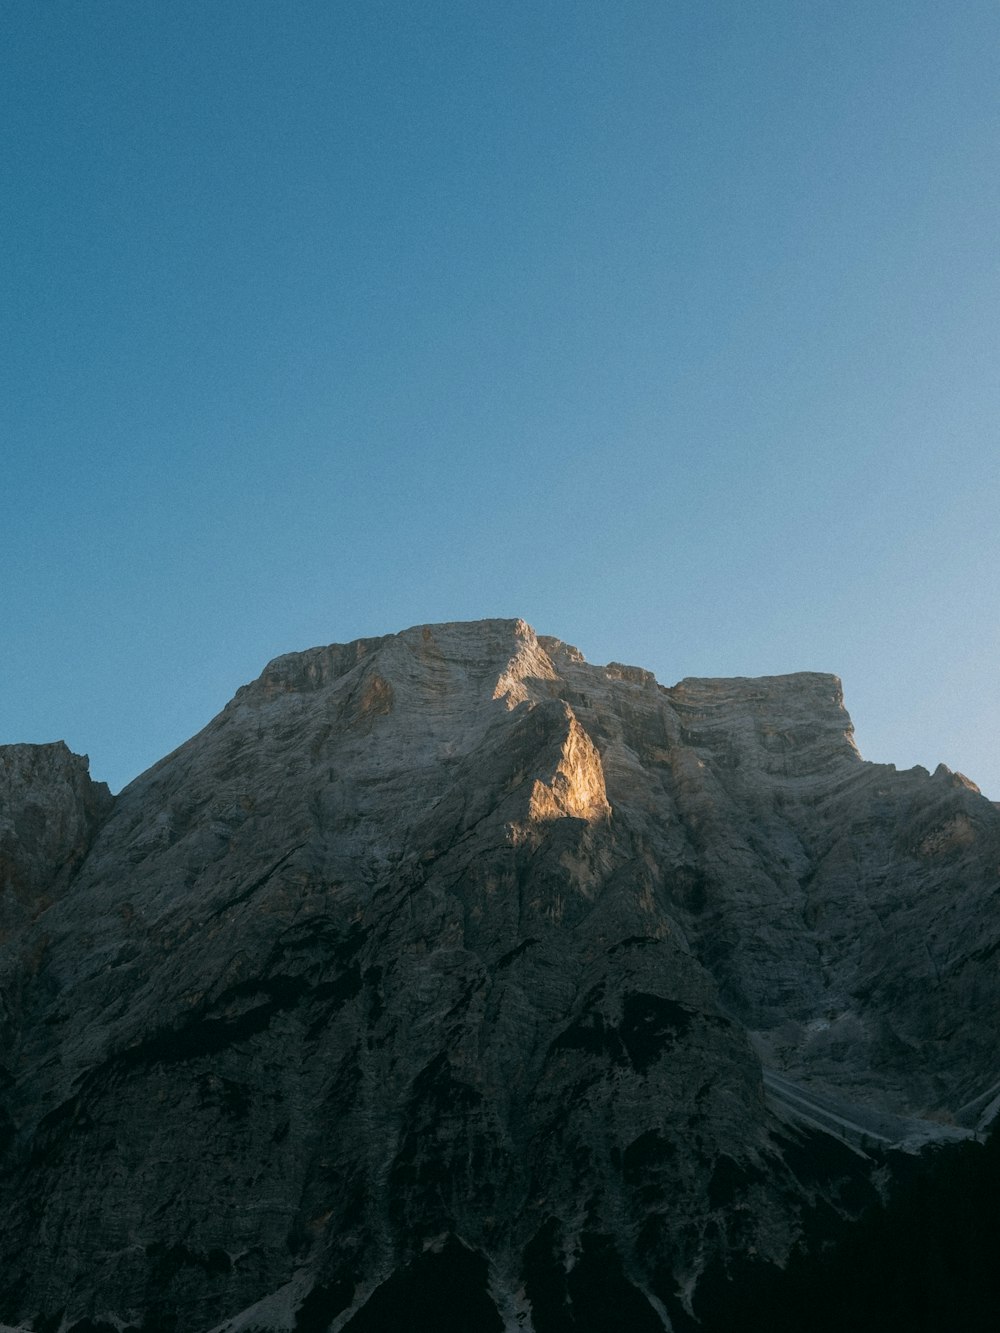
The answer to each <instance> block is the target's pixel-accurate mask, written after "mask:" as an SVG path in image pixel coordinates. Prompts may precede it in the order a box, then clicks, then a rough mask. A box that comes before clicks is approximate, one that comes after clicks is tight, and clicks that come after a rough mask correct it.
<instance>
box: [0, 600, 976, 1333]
mask: <svg viewBox="0 0 1000 1333" xmlns="http://www.w3.org/2000/svg"><path fill="white" fill-rule="evenodd" d="M31 748H32V747H0V763H2V764H3V765H5V768H4V770H3V771H4V772H5V773H9V774H10V775H11V776H10V778H9V780H8V783H7V786H6V787H4V788H3V790H4V795H5V804H4V806H3V808H2V809H0V839H2V841H0V852H2V860H0V871H2V876H0V895H2V896H0V905H3V906H4V910H5V912H6V909H7V906H8V904H11V903H14V902H16V903H18V904H19V906H18V909H17V911H16V912H15V911H10V912H7V914H6V915H5V916H4V918H3V919H4V921H5V922H9V925H8V929H7V936H6V938H5V940H4V941H3V946H2V953H0V997H2V1001H3V1007H2V1010H0V1019H2V1021H0V1064H2V1067H3V1069H2V1074H3V1076H2V1078H0V1084H2V1088H0V1129H2V1133H0V1148H2V1159H0V1169H2V1172H3V1178H4V1183H5V1190H6V1192H7V1196H8V1197H9V1198H11V1199H12V1200H14V1202H13V1204H12V1205H11V1207H10V1208H9V1209H8V1210H7V1212H6V1213H5V1214H4V1216H3V1217H2V1219H0V1255H2V1258H3V1262H2V1264H0V1273H2V1274H3V1277H2V1278H0V1320H7V1321H8V1322H9V1323H11V1324H12V1325H15V1324H21V1325H22V1326H27V1325H29V1324H30V1325H31V1326H32V1327H34V1328H37V1329H39V1330H41V1329H43V1328H45V1329H47V1328H49V1327H50V1326H51V1327H52V1328H56V1327H60V1328H62V1330H63V1333H70V1331H71V1330H73V1331H74V1333H86V1331H87V1330H90V1331H91V1333H92V1330H93V1329H95V1328H99V1327H101V1325H102V1323H103V1325H104V1326H112V1327H116V1328H119V1329H125V1328H134V1329H137V1330H139V1329H142V1330H152V1329H160V1328H162V1329H164V1330H167V1329H175V1330H177V1333H180V1330H185V1333H187V1331H188V1330H190V1331H191V1333H208V1330H210V1329H211V1330H218V1333H237V1331H238V1330H244V1331H245V1333H249V1330H251V1329H257V1330H267V1331H268V1333H270V1331H271V1330H278V1329H283V1330H284V1329H287V1330H292V1329H312V1330H314V1331H315V1333H319V1331H320V1330H323V1329H330V1330H331V1333H340V1330H342V1329H344V1330H348V1333H365V1330H366V1329H369V1330H371V1329H378V1328H380V1327H390V1326H392V1320H393V1319H395V1318H396V1316H394V1315H391V1314H390V1312H391V1311H392V1310H394V1309H397V1308H402V1307H401V1306H400V1305H399V1303H400V1302H402V1306H407V1305H408V1304H410V1305H412V1303H413V1302H414V1301H415V1302H417V1304H418V1305H419V1301H420V1300H422V1299H424V1297H425V1296H426V1294H427V1292H432V1293H433V1292H436V1293H438V1295H439V1297H440V1299H441V1301H443V1302H444V1303H445V1304H447V1293H448V1292H449V1291H450V1292H452V1293H455V1292H457V1293H459V1296H460V1299H461V1300H462V1301H465V1302H466V1303H467V1306H468V1310H469V1311H471V1312H472V1313H471V1314H469V1315H468V1320H471V1321H472V1323H471V1325H470V1326H476V1327H481V1328H483V1329H487V1328H490V1327H496V1328H498V1329H499V1328H503V1329H508V1330H514V1329H518V1330H522V1331H526V1333H531V1331H532V1330H533V1331H534V1333H568V1331H571V1330H574V1329H580V1330H583V1329H588V1330H597V1331H598V1333H600V1328H601V1327H602V1326H601V1325H600V1324H599V1323H595V1322H594V1319H596V1318H597V1316H596V1315H594V1316H593V1317H592V1318H591V1316H587V1315H585V1314H584V1313H583V1311H584V1308H585V1306H586V1305H587V1301H588V1298H587V1297H586V1293H587V1292H588V1291H591V1290H592V1289H593V1288H594V1285H595V1283H596V1284H597V1286H598V1287H600V1289H601V1290H602V1291H606V1292H610V1293H612V1296H613V1302H617V1304H618V1307H619V1309H621V1310H628V1311H630V1314H629V1319H630V1320H631V1324H632V1326H634V1327H635V1328H637V1329H639V1330H642V1329H643V1328H649V1329H662V1328H669V1327H673V1328H675V1329H678V1330H682V1329H687V1328H693V1327H695V1325H694V1324H693V1323H692V1320H693V1319H694V1317H695V1316H696V1314H697V1301H698V1290H699V1283H700V1282H702V1281H703V1278H704V1274H705V1273H706V1272H708V1271H709V1270H712V1271H715V1270H717V1269H719V1268H720V1266H721V1270H722V1271H725V1269H726V1265H727V1264H728V1263H729V1262H730V1261H731V1260H732V1259H733V1257H734V1256H737V1255H740V1254H746V1253H748V1252H753V1253H756V1254H757V1255H758V1256H759V1258H760V1260H761V1261H762V1262H771V1263H776V1264H780V1263H783V1262H784V1260H785V1258H786V1257H787V1255H788V1253H789V1251H790V1249H791V1248H792V1246H793V1245H794V1244H795V1241H796V1238H797V1237H798V1236H800V1235H801V1234H802V1231H803V1228H805V1227H807V1226H808V1225H809V1224H810V1223H809V1218H810V1217H811V1216H812V1215H813V1213H814V1212H815V1210H816V1209H817V1208H820V1207H822V1208H826V1209H828V1210H833V1212H835V1213H838V1214H849V1213H851V1211H852V1210H854V1211H856V1210H857V1208H858V1207H860V1202H859V1200H863V1199H865V1198H874V1197H876V1185H877V1181H878V1176H879V1172H880V1171H881V1170H882V1169H883V1167H884V1160H885V1154H887V1153H888V1154H890V1155H891V1154H892V1153H894V1152H898V1151H900V1150H902V1149H906V1150H907V1151H912V1150H914V1149H916V1148H917V1147H918V1146H919V1145H920V1144H921V1143H925V1142H932V1141H933V1142H947V1141H950V1140H954V1139H957V1138H961V1137H963V1136H968V1135H970V1134H972V1133H974V1132H976V1131H977V1130H978V1129H979V1128H981V1126H983V1125H984V1124H985V1123H987V1121H988V1120H989V1119H990V1117H991V1116H992V1115H993V1114H995V1110H996V1105H997V1100H998V1095H1000V1085H998V1084H997V1080H998V1079H1000V1038H998V1036H997V1034H996V1032H995V1031H994V1029H993V1025H992V1023H991V1022H990V1019H989V1015H990V1014H991V1013H992V1012H995V1011H996V1003H997V1001H998V1000H1000V981H998V979H997V977H996V974H995V967H994V966H993V965H992V963H991V959H993V958H994V955H995V952H996V951H998V950H1000V910H998V897H1000V878H998V875H1000V870H998V868H1000V812H998V811H997V809H996V808H995V807H994V806H993V805H992V803H990V802H989V801H987V800H986V799H985V798H983V797H982V796H981V795H980V794H979V793H978V790H977V789H975V788H974V785H973V784H970V783H968V782H967V781H966V780H964V779H960V777H957V776H956V775H953V774H951V773H950V772H948V771H945V772H942V770H941V768H939V769H938V770H937V771H936V772H935V774H934V775H933V776H932V775H930V774H928V773H927V772H926V770H922V769H920V770H908V771H905V772H897V771H896V770H895V769H894V768H893V767H892V766H890V765H879V764H871V763H868V762H867V761H865V760H863V759H862V758H861V757H860V755H859V754H858V751H857V749H856V747H855V745H854V741H853V728H852V726H851V722H850V718H849V716H848V714H847V712H846V710H845V708H844V703H843V693H842V689H841V684H840V681H839V680H838V678H837V677H836V676H832V675H826V674H823V673H816V672H800V673H794V674H791V675H788V676H770V677H760V678H746V677H743V678H731V679H725V678H720V679H697V678H695V679H686V680H682V681H680V682H678V683H677V684H676V685H673V686H662V685H659V684H658V683H657V682H656V681H655V678H654V677H653V676H652V674H651V673H650V672H648V671H645V670H644V669H643V668H640V667H631V666H626V665H623V664H621V663H609V664H608V665H606V666H603V667H601V666H592V665H590V664H588V663H586V661H585V660H584V659H583V657H582V654H580V653H579V651H578V650H577V649H575V648H573V647H572V646H571V645H568V644H565V643H563V642H562V641H560V640H557V639H553V638H550V637H546V636H539V635H536V634H535V633H534V631H533V630H532V629H531V628H530V626H528V625H527V624H526V623H525V622H524V621H521V620H485V621H477V622H454V623H447V624H442V625H424V626H414V627H412V628H411V629H408V630H405V631H402V632H401V633H399V634H395V635H385V636H379V637H377V638H372V639H360V640H355V641H354V642H353V643H348V644H333V645H328V646H326V647H319V648H313V649H309V650H306V651H305V652H302V653H291V654H285V655H282V656H280V657H277V658H275V659H273V660H272V661H271V662H270V663H268V664H267V666H266V667H265V668H264V670H263V671H262V672H261V674H260V676H259V677H258V678H257V679H256V680H255V681H253V682H251V683H250V684H248V685H246V686H243V687H242V688H241V689H240V690H238V691H237V693H236V695H235V696H234V698H233V699H232V700H231V701H230V702H229V703H228V704H227V705H226V706H225V708H224V709H223V710H222V711H221V712H220V713H219V714H218V716H217V717H216V718H214V719H213V720H212V721H211V722H209V724H208V725H207V726H206V727H204V728H203V729H202V730H201V731H200V732H199V733H198V734H197V735H196V736H194V737H192V738H191V739H190V740H189V741H187V742H185V743H184V744H183V745H181V746H180V747H178V749H176V750H174V751H173V752H172V753H171V754H170V755H167V756H166V757H165V758H164V759H162V760H160V761H159V763H157V764H155V765H154V766H153V767H152V768H151V769H149V770H148V771H147V772H146V773H144V774H142V775H140V777H138V778H137V779H136V780H135V781H134V782H132V783H131V784H129V786H128V787H127V788H125V789H124V790H123V791H122V792H121V793H119V795H118V796H117V797H115V798H113V799H112V798H110V796H108V795H107V793H106V789H104V792H103V793H102V792H101V791H100V789H99V787H100V785H99V784H91V785H89V786H88V785H87V783H89V779H87V781H86V782H83V780H82V778H81V776H80V763H81V761H79V760H78V759H76V758H75V757H72V756H70V755H69V752H68V751H65V753H63V752H62V751H60V752H59V754H58V755H56V754H55V752H53V753H52V754H49V755H48V756H47V757H45V763H46V764H47V765H48V767H44V766H43V767H44V776H39V774H41V773H42V772H43V770H42V769H40V768H38V765H37V764H34V760H33V758H32V756H31V755H28V756H27V758H25V756H24V755H23V754H22V752H23V751H26V750H31ZM15 752H16V753H15ZM38 758H39V762H41V759H42V758H43V756H38ZM29 760H31V762H28V761H29ZM56 761H58V762H56ZM33 765H34V766H33ZM53 765H54V766H53ZM84 770H85V765H84ZM40 792H41V793H44V800H41V801H40V800H39V793H40ZM33 809H34V810H35V811H36V812H37V811H38V810H41V811H42V814H41V815H39V814H37V813H32V810H33ZM73 811H84V814H83V815H80V814H74V815H73V816H72V818H70V815H71V814H72V812H73ZM74 820H75V821H76V822H75V823H74ZM56 827H65V828H67V829H69V830H70V831H71V833H72V836H71V837H70V839H69V842H70V845H71V854H70V855H69V859H68V860H67V859H66V856H65V855H63V853H62V852H61V851H60V850H59V849H60V848H61V847H62V843H59V842H58V840H56V844H57V845H56V850H55V851H54V852H53V853H52V855H51V856H50V857H49V860H45V856H44V855H43V853H44V851H45V848H46V846H48V845H49V842H51V837H50V831H51V829H53V828H56ZM4 830H8V832H6V833H5V832H4ZM17 830H20V832H17ZM46 855H47V853H46ZM60 857H61V858H62V859H60ZM40 858H41V859H40ZM57 862H58V864H57ZM39 867H41V870H40V869H39ZM25 884H30V885H31V886H32V888H31V894H27V893H26V891H25V890H24V889H23V886H24V885H25ZM18 886H22V888H20V889H19V888H18ZM31 895H34V896H31ZM420 1293H423V1296H422V1295H420ZM456 1299H458V1298H456ZM609 1299H611V1297H609ZM394 1302H395V1303H396V1304H394ZM413 1308H416V1307H415V1306H414V1307H413ZM595 1308H596V1307H595ZM414 1317H415V1316H414ZM609 1317H610V1316H609ZM588 1318H591V1322H590V1323H588V1322H587V1319H588ZM468 1320H467V1322H468ZM380 1321H381V1322H380ZM442 1327H444V1325H442ZM607 1327H608V1328H609V1329H610V1328H611V1327H614V1325H613V1324H608V1325H607Z"/></svg>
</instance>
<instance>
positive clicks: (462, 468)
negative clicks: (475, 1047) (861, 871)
mask: <svg viewBox="0 0 1000 1333" xmlns="http://www.w3.org/2000/svg"><path fill="white" fill-rule="evenodd" d="M0 24H2V28H3V39H2V48H3V49H2V55H0V59H2V63H3V69H2V71H0V127H2V129H0V133H2V163H0V171H2V179H3V180H4V182H5V195H6V201H5V204H4V207H3V210H2V217H3V228H4V244H3V247H2V256H0V284H2V290H0V338H2V351H3V355H2V358H0V366H2V368H0V378H2V385H0V391H2V393H0V447H2V473H0V486H2V513H3V521H2V525H0V680H2V682H3V689H2V692H0V741H23V740H26V741H46V740H52V739H55V738H57V737H63V738H65V739H66V741H67V742H68V743H69V744H70V746H71V747H72V748H74V749H76V750H78V751H83V752H87V753H89V754H90V756H91V765H92V771H93V773H94V775H95V776H96V777H98V778H103V779H105V780H107V781H108V782H110V784H111V786H112V788H115V789H117V788H118V787H120V786H122V785H123V784H124V783H125V782H127V781H129V780H130V779H131V778H132V777H134V776H135V775H136V774H137V773H138V772H140V771H141V770H142V769H143V768H145V767H146V766H148V765H149V764H150V763H152V762H154V761H155V760H156V759H157V758H159V757H160V756H161V755H162V754H163V753H165V752H166V751H168V750H170V749H171V748H173V747H174V746H175V745H177V744H179V743H180V742H181V741H183V740H184V739H185V738H186V737H187V736H188V735H190V734H191V733H192V732H194V731H195V730H197V729H198V728H199V727H200V726H202V725H203V724H204V723H205V722H206V721H207V720H208V719H209V718H210V717H211V716H212V715H213V714H214V713H215V712H216V711H218V709H219V708H221V707H222V705H223V704H224V703H225V702H226V700H227V699H228V698H229V697H230V696H231V695H232V693H233V691H234V690H235V689H236V687H237V686H238V685H240V684H241V683H242V682H244V681H246V680H248V679H250V678H252V677H253V676H255V675H256V674H257V673H258V672H259V670H260V669H261V667H262V666H263V665H264V663H265V661H266V660H267V659H268V658H270V657H272V656H274V655H276V654H278V653H281V652H287V651H292V650H295V649H300V648H306V647H309V646H311V645H313V644H316V643H327V642H331V641H336V640H345V639H350V638H354V637H357V636H359V635H369V634H377V633H385V632H388V631H392V630H397V629H402V628H404V627H405V626H408V625H411V624H414V623H419V622H422V621H435V620H453V619H469V618H478V617H481V616H495V615H503V616H506V615H521V616H523V617H524V618H525V619H527V620H529V621H530V622H531V623H532V624H534V625H535V626H536V628H537V629H539V630H540V631H542V632H545V633H551V634H557V635H559V636H560V637H562V638H565V639H568V640H570V641H571V642H574V643H577V644H578V645H579V646H580V647H581V648H582V649H583V651H584V652H585V653H586V655H587V657H588V658H589V659H590V660H591V661H598V662H601V661H606V660H608V659H609V658H616V659H619V660H624V661H631V662H636V663H639V664H642V665H644V666H647V667H650V668H652V669H653V670H655V672H656V673H657V676H658V677H659V679H660V680H661V681H663V682H664V683H667V684H670V683H673V682H674V681H675V680H677V679H679V678H680V677H682V676H686V675H756V674H765V673H776V672H785V671H797V670H805V669H808V670H827V671H835V672H837V673H838V674H840V675H841V676H842V677H843V679H844V685H845V690H846V695H847V703H848V706H849V708H850V709H851V711H852V714H853V716H854V719H855V723H856V726H857V737H858V742H859V745H860V746H861V749H862V752H863V753H864V754H865V755H866V757H868V758H872V759H878V760H883V761H891V762H895V763H896V764H897V765H899V766H900V767H907V766H909V765H911V764H914V763H922V764H925V765H927V766H928V767H931V768H933V766H934V765H935V764H936V763H937V762H938V761H939V760H943V761H944V762H946V763H947V764H949V765H950V766H951V767H953V768H958V769H961V770H962V771H963V772H966V773H967V774H968V775H969V776H970V777H972V778H973V779H974V780H976V781H977V782H979V783H980V785H981V786H982V787H983V789H984V791H986V793H987V794H988V795H990V796H993V797H995V798H1000V747H998V744H997V737H998V731H1000V690H998V685H1000V670H998V668H1000V617H998V611H1000V577H998V554H1000V552H998V540H997V533H998V522H1000V520H998V515H1000V440H998V406H1000V355H998V352H1000V348H998V337H997V332H998V320H997V312H998V309H1000V302H998V296H1000V266H998V248H997V240H998V226H997V223H998V204H1000V101H998V86H1000V80H998V72H1000V6H997V4H996V3H995V0H988V2H987V0H983V2H982V3H980V2H979V0H972V2H968V3H967V2H965V0H949V3H947V4H943V3H941V0H879V2H878V3H875V4H873V3H872V0H864V2H863V3H856V2H855V0H836V2H834V0H824V3H818V2H816V0H755V2H754V3H753V4H749V3H742V2H741V0H635V2H634V3H632V2H630V0H601V2H600V3H596V2H593V0H559V2H553V0H502V3H501V2H500V0H481V2H480V0H477V2H476V3H469V2H468V0H448V2H447V3H443V2H442V3H438V2H436V0H419V3H416V2H414V3H402V0H392V2H389V0H386V2H385V3H379V0H342V2H340V3H335V2H334V0H329V2H327V3H315V2H313V3H309V2H307V0H303V2H298V0H282V2H280V3H279V0H273V3H259V2H258V0H213V2H212V3H211V4H205V3H204V0H198V3H189V2H185V0H170V3H164V0H116V2H115V3H108V2H107V0H86V3H78V4H77V3H74V4H70V3H55V0H28V2H21V0H7V2H6V3H5V4H4V5H3V7H2V13H0Z"/></svg>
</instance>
